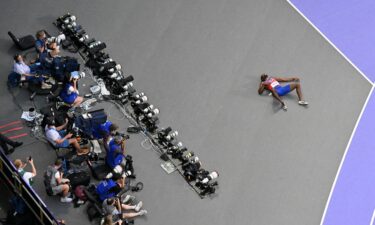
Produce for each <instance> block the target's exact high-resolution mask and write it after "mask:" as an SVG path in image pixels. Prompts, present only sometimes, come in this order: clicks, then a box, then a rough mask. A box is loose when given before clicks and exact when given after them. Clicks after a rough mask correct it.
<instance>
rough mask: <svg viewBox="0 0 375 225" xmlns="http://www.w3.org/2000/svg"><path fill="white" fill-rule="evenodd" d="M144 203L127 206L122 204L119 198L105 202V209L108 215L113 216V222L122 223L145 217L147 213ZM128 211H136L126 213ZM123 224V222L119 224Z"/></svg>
mask: <svg viewBox="0 0 375 225" xmlns="http://www.w3.org/2000/svg"><path fill="white" fill-rule="evenodd" d="M142 205H143V203H142V201H140V202H138V204H137V205H126V204H122V203H121V201H120V199H119V198H108V199H106V200H104V201H103V209H104V213H105V214H106V215H112V216H113V217H112V221H113V222H117V221H122V220H123V219H130V218H134V217H136V216H143V215H146V214H147V211H146V210H144V209H142V210H141V208H142ZM128 210H134V211H133V212H125V211H128ZM115 224H116V223H115ZM117 224H121V222H117Z"/></svg>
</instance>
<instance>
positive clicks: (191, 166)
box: [182, 156, 202, 182]
mask: <svg viewBox="0 0 375 225" xmlns="http://www.w3.org/2000/svg"><path fill="white" fill-rule="evenodd" d="M201 166H202V163H201V162H200V161H199V158H198V157H197V156H194V157H191V158H190V159H189V161H188V162H187V163H185V164H183V165H182V169H183V170H184V176H185V179H186V180H187V181H188V182H191V181H195V180H196V179H197V175H198V172H199V170H200V168H201Z"/></svg>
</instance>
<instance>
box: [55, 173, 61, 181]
mask: <svg viewBox="0 0 375 225" xmlns="http://www.w3.org/2000/svg"><path fill="white" fill-rule="evenodd" d="M60 177H61V174H60V171H57V172H56V173H55V179H56V180H57V179H60Z"/></svg>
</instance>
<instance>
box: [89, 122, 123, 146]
mask: <svg viewBox="0 0 375 225" xmlns="http://www.w3.org/2000/svg"><path fill="white" fill-rule="evenodd" d="M118 129H119V126H118V125H117V124H114V123H112V122H111V121H109V120H107V121H106V122H105V123H103V124H100V125H99V126H98V127H95V128H94V130H93V132H92V133H93V136H94V138H95V139H101V138H103V142H104V143H105V144H107V145H108V144H109V142H110V141H111V140H112V136H114V135H115V134H116V133H117V132H118Z"/></svg>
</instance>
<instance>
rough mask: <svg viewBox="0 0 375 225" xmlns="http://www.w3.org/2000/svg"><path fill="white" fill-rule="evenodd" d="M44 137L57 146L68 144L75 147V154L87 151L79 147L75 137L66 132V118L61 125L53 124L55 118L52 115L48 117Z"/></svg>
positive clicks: (87, 151)
mask: <svg viewBox="0 0 375 225" xmlns="http://www.w3.org/2000/svg"><path fill="white" fill-rule="evenodd" d="M46 123H47V125H46V128H45V132H46V137H47V140H48V141H49V142H51V144H52V145H53V146H55V147H57V148H68V147H69V146H70V145H73V147H74V148H75V150H76V152H77V155H84V154H87V153H89V149H87V148H81V146H80V145H79V143H78V140H77V139H76V138H72V135H73V134H71V133H67V132H66V130H64V129H65V128H66V126H67V125H68V119H66V120H65V123H64V124H63V125H61V126H58V127H56V126H55V119H54V118H53V117H49V118H47V120H46Z"/></svg>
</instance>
